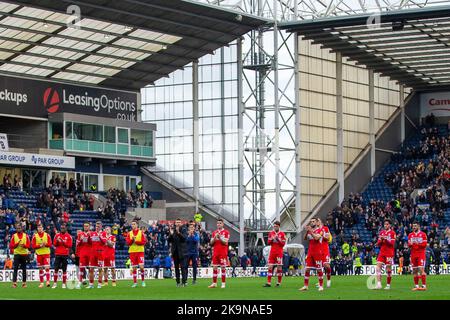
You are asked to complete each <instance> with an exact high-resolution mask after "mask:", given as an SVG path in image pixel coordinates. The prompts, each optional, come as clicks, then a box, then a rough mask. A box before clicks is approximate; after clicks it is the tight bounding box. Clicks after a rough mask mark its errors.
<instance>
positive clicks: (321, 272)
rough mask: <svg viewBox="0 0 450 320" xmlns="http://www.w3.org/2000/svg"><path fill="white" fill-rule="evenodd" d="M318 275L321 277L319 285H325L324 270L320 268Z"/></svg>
mask: <svg viewBox="0 0 450 320" xmlns="http://www.w3.org/2000/svg"><path fill="white" fill-rule="evenodd" d="M317 276H318V277H319V286H321V287H323V270H322V269H319V270H318V271H317Z"/></svg>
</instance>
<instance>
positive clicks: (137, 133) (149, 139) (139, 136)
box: [130, 129, 153, 147]
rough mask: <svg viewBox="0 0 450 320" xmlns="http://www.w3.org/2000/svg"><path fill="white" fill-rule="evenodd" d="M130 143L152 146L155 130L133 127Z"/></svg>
mask: <svg viewBox="0 0 450 320" xmlns="http://www.w3.org/2000/svg"><path fill="white" fill-rule="evenodd" d="M130 143H131V145H136V146H147V147H151V146H153V132H151V131H144V130H134V129H131V134H130Z"/></svg>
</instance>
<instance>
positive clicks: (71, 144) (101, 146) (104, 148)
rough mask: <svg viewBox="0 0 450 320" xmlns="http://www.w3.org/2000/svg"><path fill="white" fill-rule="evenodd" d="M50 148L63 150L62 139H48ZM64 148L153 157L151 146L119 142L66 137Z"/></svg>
mask: <svg viewBox="0 0 450 320" xmlns="http://www.w3.org/2000/svg"><path fill="white" fill-rule="evenodd" d="M49 146H50V149H60V150H64V140H63V139H53V140H50V141H49ZM65 150H68V151H81V152H92V153H104V154H110V155H111V154H114V155H127V156H128V155H129V156H137V157H148V158H151V157H153V156H154V155H153V147H148V146H137V145H128V144H120V143H108V142H98V141H88V140H76V139H66V147H65Z"/></svg>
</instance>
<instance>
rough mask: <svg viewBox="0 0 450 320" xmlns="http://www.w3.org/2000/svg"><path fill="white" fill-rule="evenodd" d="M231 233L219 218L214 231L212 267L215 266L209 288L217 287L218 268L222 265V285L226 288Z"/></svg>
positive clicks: (212, 238)
mask: <svg viewBox="0 0 450 320" xmlns="http://www.w3.org/2000/svg"><path fill="white" fill-rule="evenodd" d="M229 239H230V233H229V232H228V230H225V229H224V228H223V220H222V219H218V220H217V230H216V231H214V232H213V233H212V237H211V245H212V246H213V256H212V267H213V283H212V284H211V285H210V286H208V288H216V287H217V277H218V268H219V267H221V272H222V286H221V288H222V289H223V288H225V281H226V267H227V264H228V240H229Z"/></svg>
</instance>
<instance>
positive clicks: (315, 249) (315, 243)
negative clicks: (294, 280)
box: [299, 218, 323, 291]
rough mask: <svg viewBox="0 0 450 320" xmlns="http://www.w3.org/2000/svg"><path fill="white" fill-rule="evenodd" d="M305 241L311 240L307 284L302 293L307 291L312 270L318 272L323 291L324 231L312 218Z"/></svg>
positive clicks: (307, 260)
mask: <svg viewBox="0 0 450 320" xmlns="http://www.w3.org/2000/svg"><path fill="white" fill-rule="evenodd" d="M305 240H309V246H308V255H307V257H306V268H305V283H304V285H303V287H301V288H300V289H299V290H300V291H307V290H308V285H309V276H310V274H311V269H316V270H317V276H318V278H319V289H318V290H319V291H323V269H322V257H323V254H322V241H323V230H322V228H321V227H320V226H319V222H318V221H317V219H316V218H312V219H311V221H310V222H309V224H308V226H307V227H306V234H305Z"/></svg>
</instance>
